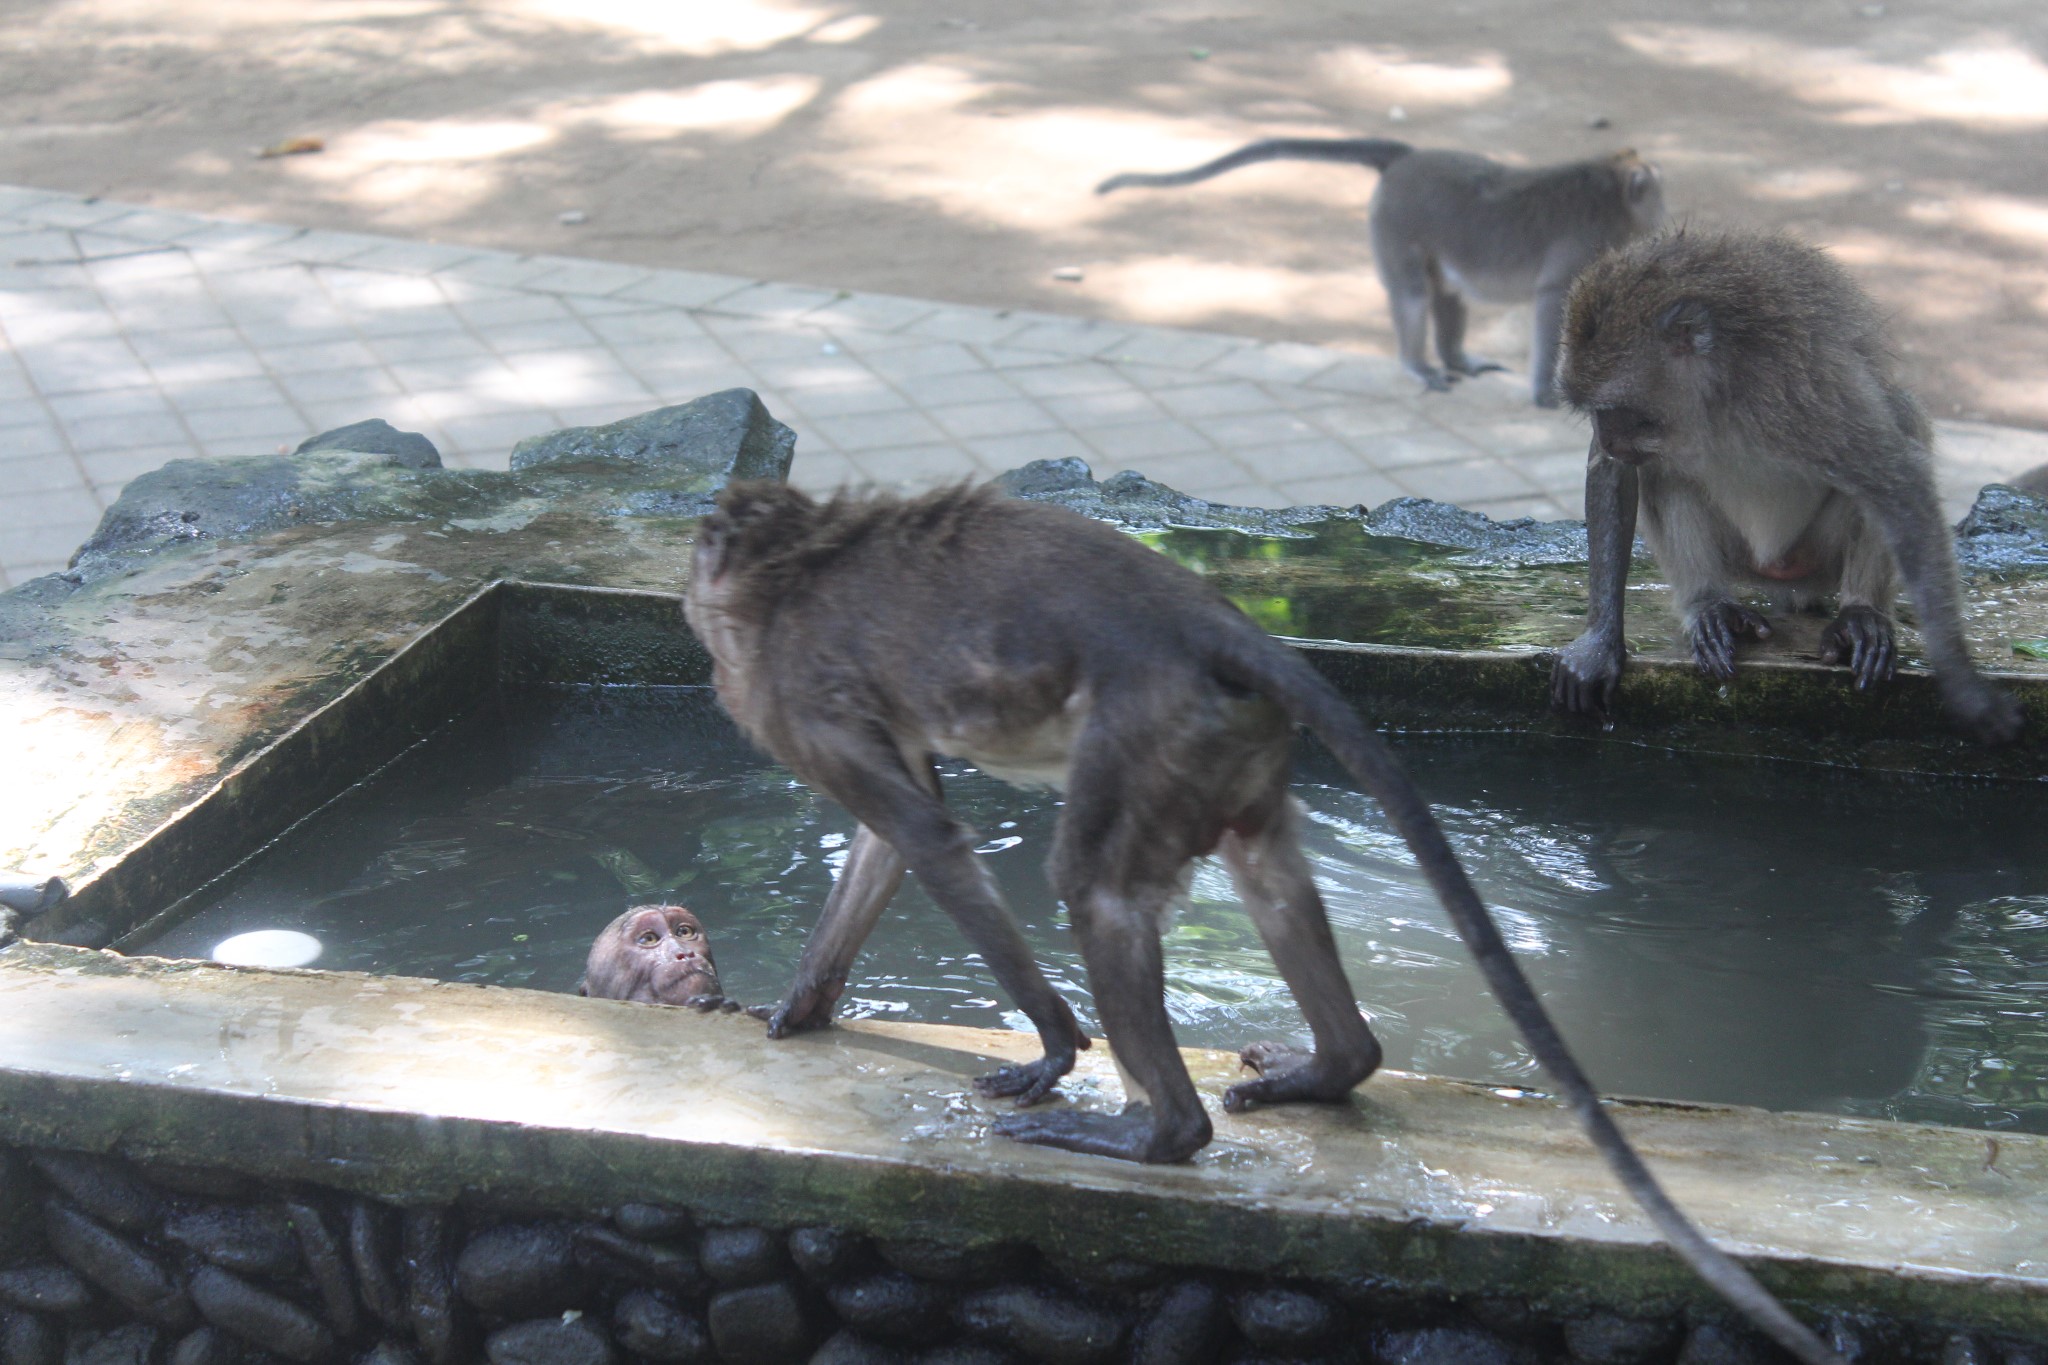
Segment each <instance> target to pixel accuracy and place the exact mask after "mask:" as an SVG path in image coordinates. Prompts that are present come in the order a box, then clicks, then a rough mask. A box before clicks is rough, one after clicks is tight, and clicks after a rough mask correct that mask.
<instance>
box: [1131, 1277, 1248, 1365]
mask: <svg viewBox="0 0 2048 1365" xmlns="http://www.w3.org/2000/svg"><path fill="white" fill-rule="evenodd" d="M1228 1322H1229V1316H1228V1314H1227V1313H1226V1312H1225V1311H1224V1307H1223V1296H1222V1295H1221V1294H1219V1293H1218V1292H1216V1289H1215V1287H1214V1286H1212V1285H1208V1284H1204V1283H1203V1282H1202V1281H1200V1280H1189V1281H1187V1282H1185V1283H1183V1284H1177V1285H1175V1286H1174V1287H1173V1288H1172V1289H1170V1290H1168V1291H1167V1292H1166V1294H1165V1296H1164V1297H1162V1298H1161V1299H1160V1300H1159V1302H1158V1304H1157V1305H1155V1306H1154V1307H1153V1309H1152V1311H1151V1312H1150V1313H1147V1314H1146V1315H1145V1317H1144V1319H1143V1320H1142V1321H1140V1322H1139V1324H1138V1330H1137V1331H1136V1333H1134V1334H1133V1336H1132V1340H1131V1365H1207V1363H1208V1362H1209V1361H1212V1360H1214V1359H1215V1358H1216V1357H1217V1355H1218V1354H1220V1353H1221V1351H1222V1349H1223V1342H1224V1339H1225V1337H1226V1334H1227V1330H1228Z"/></svg>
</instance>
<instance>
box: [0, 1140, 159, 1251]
mask: <svg viewBox="0 0 2048 1365" xmlns="http://www.w3.org/2000/svg"><path fill="white" fill-rule="evenodd" d="M30 1159H31V1160H32V1161H33V1162H34V1163H35V1168H36V1170H37V1171H39V1172H41V1173H42V1177H43V1179H45V1180H47V1181H49V1182H50V1183H51V1184H52V1185H54V1186H56V1187H57V1189H58V1190H59V1191H60V1192H61V1193H62V1194H63V1195H64V1196H65V1197H66V1198H68V1199H69V1200H70V1201H71V1202H72V1203H73V1204H76V1205H77V1206H78V1207H79V1208H81V1209H83V1210H85V1211H86V1212H87V1213H89V1214H91V1215H92V1216H93V1217H94V1218H95V1219H97V1220H98V1221H100V1222H102V1223H105V1224H106V1225H107V1226H108V1227H110V1228H113V1229H114V1230H115V1231H117V1232H151V1231H154V1230H155V1228H156V1225H157V1224H158V1222H160V1221H161V1220H162V1218H163V1212H164V1201H163V1200H162V1199H161V1198H160V1197H158V1195H157V1193H156V1191H155V1190H152V1189H150V1188H149V1186H148V1185H145V1184H144V1183H143V1182H142V1180H141V1179H140V1178H139V1177H137V1176H136V1175H135V1173H134V1172H132V1171H130V1170H129V1169H128V1167H127V1166H126V1164H124V1163H122V1162H119V1161H115V1160H113V1159H111V1158H109V1157H103V1156H87V1155H86V1154H84V1153H83V1152H62V1151H55V1150H51V1149H44V1150H42V1151H38V1152H36V1153H34V1154H33V1156H32V1157H31V1158H30Z"/></svg>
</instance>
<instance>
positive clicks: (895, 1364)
mask: <svg viewBox="0 0 2048 1365" xmlns="http://www.w3.org/2000/svg"><path fill="white" fill-rule="evenodd" d="M909 1361H910V1356H909V1354H908V1353H906V1352H904V1351H902V1350H900V1349H899V1348H897V1347H894V1346H884V1345H883V1344H882V1343H881V1342H879V1341H869V1340H868V1339H867V1338H866V1337H864V1336H861V1335H860V1334H859V1333H857V1332H845V1331H841V1332H834V1333H833V1334H832V1336H831V1337H830V1338H829V1339H828V1340H827V1341H826V1342H825V1344H824V1345H823V1346H820V1347H819V1348H818V1350H817V1353H816V1354H814V1355H813V1356H812V1357H811V1365H909Z"/></svg>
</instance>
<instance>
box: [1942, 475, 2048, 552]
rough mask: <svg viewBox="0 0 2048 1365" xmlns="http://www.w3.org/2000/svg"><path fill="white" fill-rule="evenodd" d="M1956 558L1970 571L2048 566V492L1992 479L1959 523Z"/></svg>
mask: <svg viewBox="0 0 2048 1365" xmlns="http://www.w3.org/2000/svg"><path fill="white" fill-rule="evenodd" d="M1956 559H1957V560H1958V561H1959V562H1960V563H1961V564H1962V566H1963V568H1964V569H1965V570H1967V571H1968V572H1970V573H2011V572H2014V571H2016V570H2039V569H2048V496H2043V495H2042V494H2039V493H2029V492H2024V491H2022V490H2020V489H2017V488H2008V487H2006V486H2005V485H2004V484H1997V483H1994V484H1991V485H1989V486H1987V487H1986V488H1984V489H1983V490H1981V491H1980V492H1979V493H1978V494H1977V501H1976V504H1975V505H1974V506H1973V507H1971V508H1970V511H1969V514H1968V515H1967V516H1965V517H1964V518H1963V519H1962V521H1961V523H1960V524H1958V525H1957V527H1956Z"/></svg>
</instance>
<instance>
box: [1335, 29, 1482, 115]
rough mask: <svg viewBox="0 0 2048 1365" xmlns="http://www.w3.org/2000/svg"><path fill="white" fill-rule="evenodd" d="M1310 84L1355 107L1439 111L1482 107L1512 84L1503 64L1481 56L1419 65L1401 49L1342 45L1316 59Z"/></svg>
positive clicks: (1352, 44) (1354, 44) (1423, 62)
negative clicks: (1431, 109) (1394, 106)
mask: <svg viewBox="0 0 2048 1365" xmlns="http://www.w3.org/2000/svg"><path fill="white" fill-rule="evenodd" d="M1309 79H1310V81H1311V82H1312V83H1313V84H1315V85H1317V86H1320V87H1322V89H1321V90H1320V91H1319V93H1321V94H1322V95H1324V96H1326V97H1329V98H1334V99H1339V100H1342V101H1343V102H1344V103H1346V104H1351V105H1357V106H1371V105H1385V104H1398V105H1401V106H1403V107H1404V108H1405V107H1409V106H1413V107H1417V108H1440V107H1446V106H1454V105H1474V104H1483V103H1485V102H1486V101H1487V100H1490V99H1495V98H1497V97H1499V96H1501V95H1504V94H1506V93H1507V91H1508V88H1509V87H1510V86H1512V85H1513V84H1514V83H1515V77H1514V73H1513V72H1512V71H1511V70H1509V68H1508V64H1507V60H1506V59H1505V58H1503V57H1502V56H1501V55H1500V54H1498V53H1494V52H1488V53H1483V54H1481V55H1479V56H1477V57H1474V58H1473V59H1472V60H1471V61H1469V62H1466V63H1463V64H1457V65H1454V64H1451V63H1447V62H1429V61H1421V60H1418V59H1417V58H1414V57H1410V56H1408V55H1407V54H1406V53H1405V52H1403V51H1402V50H1401V49H1400V48H1393V47H1365V46H1362V45H1359V44H1356V43H1346V44H1343V45H1340V46H1337V47H1334V48H1332V49H1330V50H1329V51H1327V52H1324V53H1321V54H1320V55H1318V56H1317V57H1316V59H1315V61H1314V63H1313V64H1312V65H1311V66H1310V68H1309Z"/></svg>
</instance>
